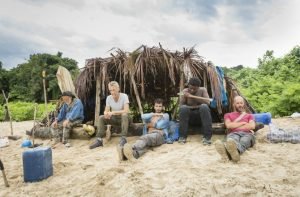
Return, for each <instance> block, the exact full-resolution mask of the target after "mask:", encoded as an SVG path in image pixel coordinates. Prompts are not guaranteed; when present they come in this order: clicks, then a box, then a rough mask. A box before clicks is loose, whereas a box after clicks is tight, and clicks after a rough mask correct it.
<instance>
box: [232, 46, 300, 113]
mask: <svg viewBox="0 0 300 197" xmlns="http://www.w3.org/2000/svg"><path fill="white" fill-rule="evenodd" d="M258 61H259V66H258V68H257V69H251V68H241V69H236V68H232V69H229V70H227V71H226V73H227V75H228V76H230V77H232V78H233V79H234V80H235V81H237V82H238V86H239V87H240V89H241V91H242V93H243V94H244V95H245V96H246V97H247V99H248V100H249V101H250V103H251V105H252V106H253V107H254V108H255V109H256V110H257V111H258V112H271V113H272V114H273V115H274V116H286V115H290V114H292V113H293V112H296V111H299V109H300V96H299V95H300V86H299V84H300V47H299V46H296V47H294V48H293V49H292V50H291V51H290V52H289V53H288V54H287V55H285V56H284V57H282V58H275V57H274V56H273V51H267V52H266V53H265V54H264V56H263V57H262V58H259V59H258Z"/></svg>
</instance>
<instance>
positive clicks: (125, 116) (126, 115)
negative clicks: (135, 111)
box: [121, 113, 129, 120]
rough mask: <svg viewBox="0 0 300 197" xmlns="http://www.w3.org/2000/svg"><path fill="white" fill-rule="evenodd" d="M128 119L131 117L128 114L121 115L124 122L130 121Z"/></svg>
mask: <svg viewBox="0 0 300 197" xmlns="http://www.w3.org/2000/svg"><path fill="white" fill-rule="evenodd" d="M128 117H129V116H128V114H127V113H126V114H122V115H121V118H122V120H128Z"/></svg>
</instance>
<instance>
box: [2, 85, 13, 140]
mask: <svg viewBox="0 0 300 197" xmlns="http://www.w3.org/2000/svg"><path fill="white" fill-rule="evenodd" d="M2 93H3V96H4V99H5V102H6V107H7V112H8V116H9V123H10V134H11V135H14V131H13V126H12V120H11V115H10V111H9V107H8V98H9V93H8V95H7V97H6V95H5V93H4V90H2Z"/></svg>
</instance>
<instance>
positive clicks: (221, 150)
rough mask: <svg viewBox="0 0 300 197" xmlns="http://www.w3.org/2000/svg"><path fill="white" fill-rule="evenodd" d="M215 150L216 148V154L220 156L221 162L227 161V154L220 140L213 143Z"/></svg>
mask: <svg viewBox="0 0 300 197" xmlns="http://www.w3.org/2000/svg"><path fill="white" fill-rule="evenodd" d="M215 148H216V150H217V152H218V153H219V154H220V155H221V158H222V160H224V161H228V160H229V155H228V153H227V150H226V147H225V145H224V144H223V142H221V140H217V141H216V142H215Z"/></svg>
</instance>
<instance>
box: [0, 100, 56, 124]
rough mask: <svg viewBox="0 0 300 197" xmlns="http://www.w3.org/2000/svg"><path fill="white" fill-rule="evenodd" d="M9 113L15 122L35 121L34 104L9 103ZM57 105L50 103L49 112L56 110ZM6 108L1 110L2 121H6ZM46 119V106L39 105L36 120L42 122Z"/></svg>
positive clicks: (0, 117)
mask: <svg viewBox="0 0 300 197" xmlns="http://www.w3.org/2000/svg"><path fill="white" fill-rule="evenodd" d="M8 105H9V111H10V114H11V117H12V120H14V121H25V120H33V119H34V105H35V104H34V103H28V102H12V103H9V104H8ZM55 107H56V105H55V104H52V103H49V104H48V105H47V108H48V112H50V111H53V110H55ZM4 110H5V108H4V107H1V108H0V120H1V121H3V120H4V118H5V117H4V116H5V111H4ZM44 117H46V111H45V104H38V105H37V113H36V120H41V119H43V118H44Z"/></svg>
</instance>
